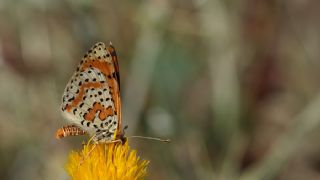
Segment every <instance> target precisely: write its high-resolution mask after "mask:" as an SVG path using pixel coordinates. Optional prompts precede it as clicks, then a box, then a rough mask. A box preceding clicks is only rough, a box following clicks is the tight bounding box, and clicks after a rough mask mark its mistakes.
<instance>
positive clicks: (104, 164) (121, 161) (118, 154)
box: [65, 142, 149, 180]
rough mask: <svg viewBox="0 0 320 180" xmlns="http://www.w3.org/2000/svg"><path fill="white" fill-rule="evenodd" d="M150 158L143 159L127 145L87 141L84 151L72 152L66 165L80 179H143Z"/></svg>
mask: <svg viewBox="0 0 320 180" xmlns="http://www.w3.org/2000/svg"><path fill="white" fill-rule="evenodd" d="M148 164H149V161H146V160H140V157H139V156H137V152H136V151H135V150H130V148H129V145H128V142H126V143H125V144H121V143H111V144H96V145H93V144H89V143H88V144H86V145H84V146H83V149H82V150H81V151H79V152H78V151H72V152H71V153H70V154H69V160H68V162H67V164H66V166H65V168H66V170H67V172H68V174H69V175H70V176H71V178H72V179H77V180H93V179H94V180H99V179H101V180H105V179H112V180H120V179H121V180H126V179H127V180H132V179H134V180H141V179H144V178H145V177H146V175H147V166H148Z"/></svg>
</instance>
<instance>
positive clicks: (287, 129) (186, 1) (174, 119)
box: [0, 0, 320, 180]
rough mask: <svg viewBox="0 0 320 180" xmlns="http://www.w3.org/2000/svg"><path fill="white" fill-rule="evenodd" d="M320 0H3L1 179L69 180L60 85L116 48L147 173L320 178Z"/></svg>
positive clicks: (135, 144) (175, 178) (244, 179)
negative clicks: (59, 136) (98, 49)
mask: <svg viewBox="0 0 320 180" xmlns="http://www.w3.org/2000/svg"><path fill="white" fill-rule="evenodd" d="M319 13H320V2H319V1H311V0H291V1H280V0H278V1H277V0H270V1H263V0H241V1H223V0H220V1H219V0H174V1H169V0H143V1H142V0H140V1H131V0H124V1H115V0H114V1H104V0H96V1H89V0H66V1H62V0H56V1H48V0H47V1H44V0H20V1H8V0H7V1H6V0H2V1H0V82H1V83H0V176H1V179H14V180H20V179H33V180H37V179H49V180H51V179H69V177H68V175H67V174H66V172H65V171H64V167H63V166H64V163H65V162H66V160H67V155H68V153H69V152H70V151H71V150H75V149H79V148H81V143H82V142H83V141H84V140H86V137H69V138H65V139H63V140H60V141H58V140H56V139H55V138H54V133H55V131H56V129H57V128H59V127H61V126H63V125H65V124H66V121H65V120H64V119H63V118H62V116H61V114H60V103H61V96H62V93H63V90H64V87H65V85H66V83H67V81H68V80H69V78H70V76H71V75H72V74H73V71H74V70H75V69H76V66H77V64H78V63H79V61H80V59H81V57H82V56H83V55H84V53H85V52H86V51H87V50H88V49H89V48H90V47H91V46H92V45H93V44H94V43H95V42H97V41H103V42H105V43H109V41H112V43H113V45H114V46H115V47H116V49H117V52H118V56H119V60H120V62H119V63H120V74H121V88H122V89H121V91H122V92H121V93H122V95H121V96H122V100H123V121H124V124H127V125H129V129H128V132H127V135H144V136H155V137H167V138H170V139H171V140H172V143H170V144H165V143H160V142H153V141H147V140H136V139H135V140H134V139H132V140H130V146H131V147H132V148H133V149H137V150H138V153H139V154H140V155H141V156H142V158H144V159H148V160H150V161H151V163H150V166H149V169H148V174H149V177H148V178H147V179H153V180H161V179H170V180H180V179H188V180H189V179H190V180H193V179H205V180H206V179H218V180H232V179H240V180H261V179H264V180H273V179H277V180H278V179H279V180H288V179H290V180H300V179H303V180H306V179H308V180H309V179H311V180H312V179H320V142H319V137H320V94H319V90H320V81H319V77H320V61H319V55H320V53H319V52H320V51H319V47H320V21H319V16H320V14H319Z"/></svg>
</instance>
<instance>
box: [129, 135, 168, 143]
mask: <svg viewBox="0 0 320 180" xmlns="http://www.w3.org/2000/svg"><path fill="white" fill-rule="evenodd" d="M128 138H139V139H149V140H155V141H161V142H165V143H170V142H171V141H170V139H161V138H155V137H146V136H129V137H128Z"/></svg>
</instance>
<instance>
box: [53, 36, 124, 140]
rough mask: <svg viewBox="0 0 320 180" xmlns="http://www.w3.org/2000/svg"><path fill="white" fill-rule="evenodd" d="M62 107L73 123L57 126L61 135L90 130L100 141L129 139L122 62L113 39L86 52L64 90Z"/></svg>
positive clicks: (77, 133)
mask: <svg viewBox="0 0 320 180" xmlns="http://www.w3.org/2000/svg"><path fill="white" fill-rule="evenodd" d="M61 110H62V115H63V116H64V117H65V118H66V119H67V120H68V121H69V122H70V124H69V125H67V126H64V127H62V128H60V129H58V130H57V132H56V137H57V138H58V139H60V138H63V137H66V136H76V135H84V134H89V135H90V136H92V138H93V141H94V142H98V143H109V142H115V141H122V142H123V141H124V140H125V137H124V133H123V131H122V130H121V122H122V121H121V99H120V74H119V64H118V58H117V54H116V50H115V48H114V47H113V46H112V44H111V43H110V44H109V46H106V45H105V44H104V43H102V42H98V43H96V44H95V45H94V46H93V47H92V48H91V49H90V50H89V51H88V52H87V53H86V54H85V55H84V57H83V58H82V60H81V61H80V63H79V65H78V67H77V69H76V71H75V72H74V74H73V75H72V77H71V79H70V80H69V82H68V83H67V86H66V88H65V90H64V92H63V96H62V104H61Z"/></svg>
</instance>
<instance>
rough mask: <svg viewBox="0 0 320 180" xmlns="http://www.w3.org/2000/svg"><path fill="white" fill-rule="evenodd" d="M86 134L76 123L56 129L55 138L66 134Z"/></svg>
mask: <svg viewBox="0 0 320 180" xmlns="http://www.w3.org/2000/svg"><path fill="white" fill-rule="evenodd" d="M85 134H87V133H86V132H85V131H84V130H82V129H81V128H79V127H78V126H76V125H67V126H63V127H62V128H60V129H58V130H57V131H56V138H57V139H61V138H64V137H67V136H78V135H85Z"/></svg>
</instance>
